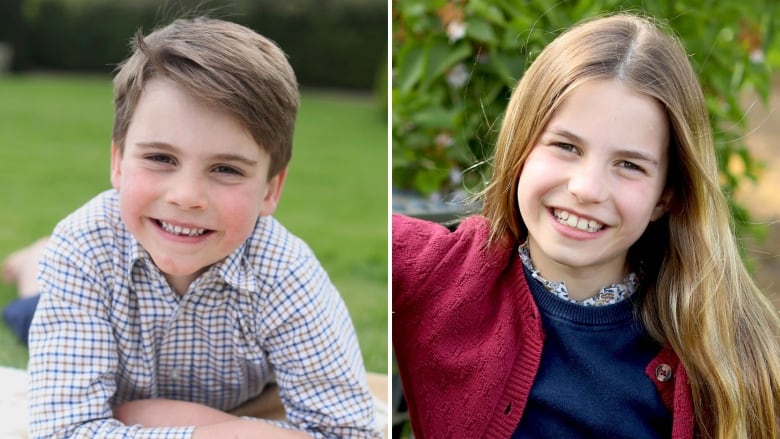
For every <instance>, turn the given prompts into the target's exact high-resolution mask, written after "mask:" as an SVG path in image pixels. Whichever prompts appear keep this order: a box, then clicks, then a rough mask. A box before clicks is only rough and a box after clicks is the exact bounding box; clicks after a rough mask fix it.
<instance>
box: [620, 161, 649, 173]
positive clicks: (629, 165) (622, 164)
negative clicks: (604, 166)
mask: <svg viewBox="0 0 780 439" xmlns="http://www.w3.org/2000/svg"><path fill="white" fill-rule="evenodd" d="M618 166H620V167H621V168H624V169H629V170H631V171H640V172H642V171H644V169H642V167H641V166H637V165H636V164H634V163H632V162H629V161H626V160H622V161H620V162H619V163H618Z"/></svg>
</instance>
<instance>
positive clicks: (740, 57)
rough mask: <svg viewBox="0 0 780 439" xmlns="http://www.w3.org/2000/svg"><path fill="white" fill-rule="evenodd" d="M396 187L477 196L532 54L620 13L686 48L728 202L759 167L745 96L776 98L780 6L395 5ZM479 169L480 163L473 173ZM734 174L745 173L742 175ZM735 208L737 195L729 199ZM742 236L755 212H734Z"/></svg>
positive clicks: (673, 2)
mask: <svg viewBox="0 0 780 439" xmlns="http://www.w3.org/2000/svg"><path fill="white" fill-rule="evenodd" d="M392 5H393V7H392V14H393V53H392V61H393V76H392V97H393V125H392V139H393V185H394V186H395V187H397V188H401V189H414V190H416V191H417V192H420V193H422V194H423V195H429V194H434V195H441V194H443V195H445V196H446V195H447V194H448V193H451V192H457V191H462V190H464V189H465V190H467V191H474V190H477V191H478V190H479V189H481V188H482V187H483V186H482V185H483V184H484V182H485V181H487V179H489V178H490V171H491V170H490V166H489V163H487V161H488V160H489V157H490V156H491V154H492V150H493V144H494V142H495V139H496V135H497V132H498V128H499V124H500V119H501V116H502V114H503V112H504V109H505V107H506V105H507V102H508V100H509V96H510V93H511V90H512V89H513V87H514V86H515V84H516V82H517V80H518V79H519V78H520V77H521V76H522V74H523V72H524V71H525V68H526V67H527V66H528V65H530V63H531V62H532V61H533V59H534V58H535V57H536V55H537V54H538V53H539V52H540V51H541V50H542V49H543V48H544V46H545V45H546V44H548V43H549V42H550V41H552V39H554V38H555V37H556V36H557V35H559V34H560V33H561V32H562V31H563V30H565V29H567V28H569V27H571V26H572V25H573V24H575V23H577V22H579V21H581V20H583V19H585V18H587V17H591V16H595V15H601V14H606V13H610V12H617V11H630V12H634V13H639V14H644V15H650V16H653V17H657V18H658V19H659V20H660V21H661V22H662V23H665V24H667V25H668V26H669V27H670V28H671V30H672V31H673V32H674V33H675V34H676V35H677V36H678V37H679V38H680V40H681V41H682V44H683V45H684V46H685V49H686V51H687V52H688V53H689V54H690V59H691V62H692V63H693V65H694V68H695V69H696V71H697V73H698V75H699V79H700V81H701V84H702V87H703V89H704V92H705V95H706V99H707V107H708V109H709V112H710V118H711V125H712V129H713V131H712V132H713V136H714V140H715V146H716V153H717V155H718V160H719V166H720V170H721V176H722V186H723V189H724V191H725V192H726V193H727V194H728V195H729V197H730V195H731V194H732V193H733V191H734V190H736V188H737V187H738V186H739V184H740V182H742V181H744V180H745V179H748V180H750V179H755V178H756V171H757V169H758V167H759V166H760V164H758V163H756V162H755V160H754V159H753V158H752V156H751V155H750V152H749V151H748V149H747V147H746V145H745V142H744V139H745V134H746V130H747V127H746V125H745V123H746V121H745V111H744V108H743V105H742V103H741V102H740V98H741V96H742V95H743V91H745V90H751V89H752V90H755V91H756V92H757V93H758V95H759V96H760V97H761V98H762V99H763V101H764V104H766V103H767V100H768V98H769V88H770V86H771V69H770V64H771V63H772V62H778V60H780V58H778V56H779V55H780V52H779V48H778V46H777V43H778V38H777V36H776V28H777V24H778V20H779V18H778V16H777V15H776V14H778V13H780V10H779V9H778V8H780V6H777V3H776V0H741V1H739V2H735V1H717V0H655V1H646V0H572V1H567V2H560V1H556V0H468V1H464V0H394V1H393V4H392ZM475 163H476V164H477V165H475ZM735 164H736V165H738V166H735ZM730 200H731V197H730ZM731 207H732V210H733V212H734V214H735V217H736V219H737V222H738V225H739V227H740V228H744V227H746V224H747V223H748V218H749V215H748V212H746V211H745V209H744V208H743V207H742V206H739V205H737V204H736V203H733V200H732V205H731Z"/></svg>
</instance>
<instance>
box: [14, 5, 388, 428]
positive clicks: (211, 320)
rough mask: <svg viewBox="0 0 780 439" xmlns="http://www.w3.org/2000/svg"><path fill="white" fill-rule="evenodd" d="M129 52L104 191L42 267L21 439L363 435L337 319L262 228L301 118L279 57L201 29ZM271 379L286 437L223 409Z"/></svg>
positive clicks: (235, 28) (331, 305) (169, 32)
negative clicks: (25, 437) (26, 427)
mask: <svg viewBox="0 0 780 439" xmlns="http://www.w3.org/2000/svg"><path fill="white" fill-rule="evenodd" d="M134 44H135V50H134V53H133V54H132V55H131V56H130V57H129V58H128V59H127V60H126V61H125V62H124V63H123V64H122V65H121V68H120V70H119V72H118V73H117V75H116V77H115V78H114V106H115V115H114V127H113V134H112V146H111V183H112V186H113V187H114V189H113V190H109V191H107V192H104V193H102V194H100V195H98V196H97V197H95V198H94V199H93V200H91V201H89V202H88V203H87V204H86V205H84V206H83V207H81V208H80V209H78V210H77V211H76V212H74V213H73V214H71V215H70V216H69V217H68V218H66V219H65V220H63V221H62V222H61V223H60V224H59V225H58V226H57V227H56V229H55V231H54V233H53V235H52V237H51V240H50V243H49V244H48V246H47V250H46V252H45V255H44V257H43V260H42V262H41V274H40V276H39V286H40V288H41V290H42V295H41V299H40V304H39V305H38V310H37V311H36V315H35V318H34V321H33V324H32V327H31V329H30V365H29V370H30V377H31V388H30V395H29V396H30V424H31V425H30V427H31V430H30V431H31V435H32V436H33V437H84V438H94V437H132V438H157V437H165V438H180V437H181V438H189V437H192V438H208V437H215V438H217V437H219V438H224V437H279V438H282V437H376V436H377V435H378V433H377V432H376V431H375V427H374V421H373V406H372V399H371V396H370V393H369V391H368V388H367V384H366V377H365V371H364V366H363V362H362V358H361V355H360V350H359V347H358V344H357V340H356V336H355V333H354V329H353V327H352V324H351V321H350V319H349V315H348V314H347V311H346V308H345V306H344V304H343V302H342V301H341V299H340V297H339V295H338V293H337V292H336V290H335V288H334V287H333V286H332V284H331V283H330V281H329V280H328V277H327V275H326V273H325V272H324V270H323V269H322V267H321V266H320V265H319V263H318V262H317V260H316V259H315V257H314V256H313V254H312V253H311V250H310V249H309V248H308V247H307V246H306V245H305V244H304V243H303V242H301V241H300V240H299V239H297V238H296V237H294V236H292V235H291V234H290V233H289V232H287V231H286V230H285V229H284V228H283V227H282V226H281V225H280V224H279V223H278V222H276V220H274V219H273V218H272V217H271V216H270V215H271V214H272V213H273V212H274V210H275V208H276V206H277V203H278V201H279V198H280V195H281V192H282V186H283V184H284V180H285V177H286V174H287V164H288V162H289V160H290V153H291V144H292V135H293V128H294V122H295V115H296V112H297V107H298V91H297V85H296V80H295V76H294V73H293V71H292V69H291V67H290V65H289V64H288V62H287V60H286V58H285V55H284V54H283V53H282V52H281V51H280V50H279V48H277V47H276V46H275V45H274V44H273V43H271V42H270V41H269V40H267V39H265V38H264V37H262V36H260V35H258V34H256V33H254V32H253V31H251V30H249V29H247V28H244V27H242V26H239V25H236V24H233V23H229V22H225V21H221V20H214V19H206V18H199V19H194V20H177V21H175V22H173V23H172V24H170V25H168V26H166V27H164V28H162V29H159V30H157V31H155V32H153V33H151V34H150V35H148V36H147V37H145V38H144V37H142V36H141V35H137V36H136V38H135V42H134ZM272 381H275V382H276V383H277V384H278V388H279V394H280V397H281V400H282V402H283V403H284V406H285V409H286V414H287V419H288V420H289V422H288V423H273V422H269V421H262V420H259V419H253V418H239V417H237V416H233V415H230V414H229V413H228V412H229V411H230V410H233V409H236V408H237V407H239V406H240V405H242V404H244V403H246V402H247V401H251V400H252V399H253V398H256V397H257V396H258V395H259V394H260V393H261V392H262V391H263V389H264V388H265V387H266V385H267V384H268V383H270V382H272Z"/></svg>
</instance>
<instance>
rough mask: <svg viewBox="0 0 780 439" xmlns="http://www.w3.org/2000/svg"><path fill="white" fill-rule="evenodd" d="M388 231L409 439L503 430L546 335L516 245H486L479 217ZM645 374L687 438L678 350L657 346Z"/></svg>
mask: <svg viewBox="0 0 780 439" xmlns="http://www.w3.org/2000/svg"><path fill="white" fill-rule="evenodd" d="M392 233H393V238H392V241H393V248H392V260H393V269H392V277H393V292H392V295H393V306H392V307H393V310H392V311H393V314H392V319H393V348H394V351H395V355H396V361H397V364H398V372H399V374H400V376H401V380H402V382H403V389H404V395H405V397H406V400H407V404H408V406H409V415H410V418H411V421H412V428H413V430H414V434H415V437H416V438H418V439H424V438H469V439H471V438H482V437H485V438H502V439H506V438H509V437H510V436H511V435H512V432H513V431H514V430H515V428H516V427H517V425H518V423H519V422H520V418H521V417H522V415H523V410H524V408H525V404H526V401H527V400H528V394H529V392H530V390H531V385H532V384H533V382H534V377H535V376H536V373H537V370H538V368H539V362H540V360H541V355H542V343H543V342H544V333H543V330H542V325H541V318H540V316H539V310H538V309H537V307H536V304H535V303H534V301H533V297H532V295H531V292H530V290H529V287H528V284H527V283H526V281H525V275H524V273H523V264H522V261H521V260H520V258H519V257H518V256H517V251H516V248H515V246H514V245H511V246H508V245H503V246H502V245H495V246H492V247H490V249H487V248H486V247H485V243H486V242H487V238H488V234H489V225H488V222H487V220H486V219H485V218H483V217H471V218H467V219H465V220H464V221H463V222H462V223H461V224H460V225H459V226H458V228H457V230H456V231H454V232H450V231H449V230H448V229H447V228H445V227H443V226H441V225H438V224H435V223H430V222H426V221H421V220H416V219H412V218H408V217H404V216H400V215H393V224H392ZM645 373H646V374H647V376H648V377H649V378H650V379H651V380H652V381H653V382H654V383H655V385H656V387H657V389H658V392H659V394H660V397H661V399H662V400H663V402H664V404H665V405H666V406H667V408H668V409H669V410H670V411H671V413H672V438H674V439H689V438H693V435H694V424H695V422H694V416H693V403H692V400H691V393H690V387H689V385H688V377H687V375H686V373H685V370H684V368H683V366H682V364H681V363H680V360H679V358H678V357H677V355H676V354H675V353H674V352H673V351H672V350H671V349H669V348H668V347H665V348H663V349H662V350H661V352H660V353H659V354H658V355H657V356H656V358H654V359H653V361H652V362H650V364H648V365H647V368H646V369H645ZM616 422H620V421H619V420H618V419H616Z"/></svg>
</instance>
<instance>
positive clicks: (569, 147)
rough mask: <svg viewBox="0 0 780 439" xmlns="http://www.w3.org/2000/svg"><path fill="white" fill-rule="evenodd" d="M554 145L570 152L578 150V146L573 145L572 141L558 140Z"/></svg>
mask: <svg viewBox="0 0 780 439" xmlns="http://www.w3.org/2000/svg"><path fill="white" fill-rule="evenodd" d="M553 145H554V146H556V147H558V148H560V149H562V150H564V151H569V152H577V147H576V146H574V145H572V144H571V143H566V142H556V143H554V144H553Z"/></svg>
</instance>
